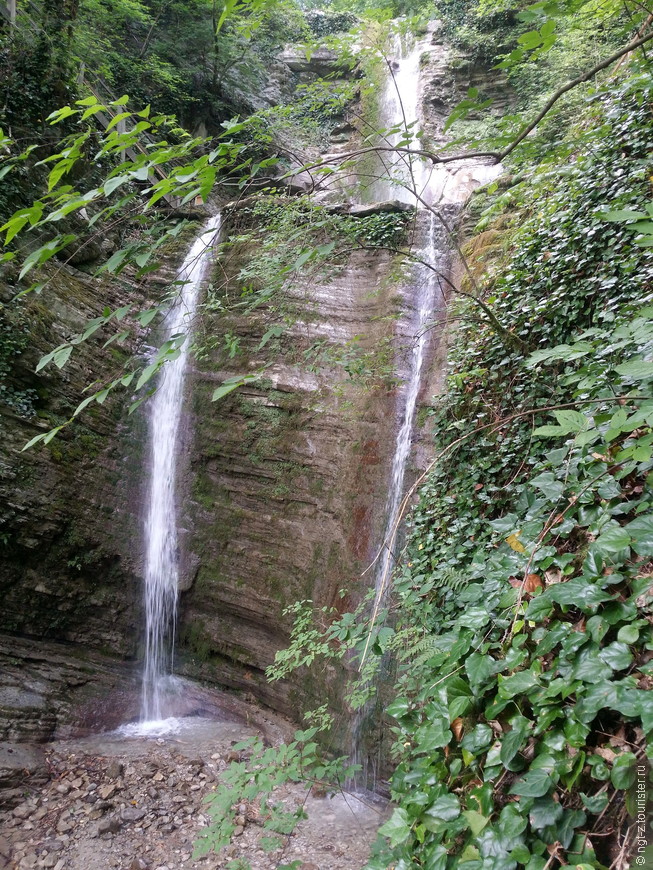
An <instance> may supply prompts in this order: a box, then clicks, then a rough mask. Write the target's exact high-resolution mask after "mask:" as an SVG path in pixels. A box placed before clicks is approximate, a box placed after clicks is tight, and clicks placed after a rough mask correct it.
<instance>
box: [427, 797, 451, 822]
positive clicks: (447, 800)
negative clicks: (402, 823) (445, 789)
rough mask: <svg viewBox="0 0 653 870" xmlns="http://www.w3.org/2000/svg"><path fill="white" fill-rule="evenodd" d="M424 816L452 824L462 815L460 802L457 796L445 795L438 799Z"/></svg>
mask: <svg viewBox="0 0 653 870" xmlns="http://www.w3.org/2000/svg"><path fill="white" fill-rule="evenodd" d="M424 814H425V815H427V816H433V817H434V818H436V819H441V820H442V821H444V822H450V821H452V820H453V819H457V818H458V816H459V815H460V801H459V800H458V798H457V797H456V796H455V795H452V794H443V795H441V797H439V798H436V800H435V801H434V802H433V803H432V804H431V806H430V807H429V808H428V809H427V810H425V813H424Z"/></svg>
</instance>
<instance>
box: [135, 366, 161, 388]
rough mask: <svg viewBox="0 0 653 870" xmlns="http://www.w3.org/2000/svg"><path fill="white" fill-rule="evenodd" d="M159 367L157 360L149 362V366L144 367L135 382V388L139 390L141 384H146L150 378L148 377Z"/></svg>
mask: <svg viewBox="0 0 653 870" xmlns="http://www.w3.org/2000/svg"><path fill="white" fill-rule="evenodd" d="M159 368H160V363H158V362H155V363H151V364H150V365H149V366H147V367H146V368H144V369H143V371H142V372H141V375H140V377H139V379H138V381H137V382H136V390H137V391H138V390H140V388H141V387H142V386H143V384H146V383H147V382H148V381H149V380H150V378H151V377H152V376H153V375H154V374H155V373H156V372H157V371H158V370H159Z"/></svg>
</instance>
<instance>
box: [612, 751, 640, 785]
mask: <svg viewBox="0 0 653 870" xmlns="http://www.w3.org/2000/svg"><path fill="white" fill-rule="evenodd" d="M636 764H637V759H636V758H635V756H634V754H633V753H632V752H624V753H622V754H621V755H618V756H617V758H615V760H614V762H613V764H612V770H611V771H610V781H611V782H612V785H613V786H614V787H615V788H618V789H628V788H630V787H631V786H632V785H633V784H634V782H635V779H636V777H637V769H636Z"/></svg>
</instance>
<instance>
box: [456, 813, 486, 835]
mask: <svg viewBox="0 0 653 870" xmlns="http://www.w3.org/2000/svg"><path fill="white" fill-rule="evenodd" d="M463 816H464V817H465V818H466V819H467V822H468V824H469V828H470V830H471V832H472V834H473V836H474V837H477V836H478V835H479V834H480V833H481V831H482V830H483V828H484V827H485V826H486V825H487V823H488V822H489V821H490V819H489V818H488V816H483V815H481V813H477V812H476V810H465V811H464V812H463Z"/></svg>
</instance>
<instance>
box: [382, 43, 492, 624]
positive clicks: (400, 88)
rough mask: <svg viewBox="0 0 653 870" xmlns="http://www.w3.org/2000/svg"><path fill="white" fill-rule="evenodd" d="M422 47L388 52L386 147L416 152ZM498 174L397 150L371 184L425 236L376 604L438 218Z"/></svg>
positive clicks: (406, 451)
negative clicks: (414, 218) (402, 206)
mask: <svg viewBox="0 0 653 870" xmlns="http://www.w3.org/2000/svg"><path fill="white" fill-rule="evenodd" d="M425 48H428V44H426V43H423V42H414V43H413V44H412V45H411V46H410V47H409V48H408V50H405V43H404V42H403V41H402V39H401V37H400V36H399V35H396V36H395V37H394V41H393V53H394V54H393V58H392V60H390V61H389V64H388V65H389V74H388V77H387V81H386V86H385V89H384V92H383V94H382V96H381V98H380V101H379V115H380V122H381V126H382V127H385V128H386V129H390V130H393V129H394V131H395V132H391V133H390V134H389V135H387V136H386V138H387V140H388V141H389V144H391V145H393V146H396V145H397V144H399V143H400V142H403V141H407V140H410V141H409V142H408V143H407V145H406V146H405V147H407V148H408V149H410V150H413V151H415V150H419V149H420V148H421V143H420V140H419V138H418V137H417V134H418V132H419V122H420V111H419V93H420V89H419V74H420V59H421V57H422V53H423V52H424V50H425ZM500 171H501V170H500V167H496V166H488V165H484V164H482V163H477V162H475V163H472V164H467V165H466V166H465V167H463V168H461V167H458V168H453V167H452V168H448V167H447V166H445V165H443V164H440V165H435V166H431V165H428V164H427V163H426V162H425V160H423V159H421V158H420V157H418V156H417V155H414V156H413V155H410V154H407V153H406V152H403V153H402V154H401V155H400V156H397V157H395V158H394V161H393V166H392V170H391V172H392V174H391V176H389V175H388V174H386V175H384V176H382V177H380V178H379V179H378V180H377V181H375V182H374V184H373V186H372V191H373V193H374V196H375V197H376V198H378V199H381V198H385V199H390V198H392V199H399V200H401V201H402V202H407V203H410V204H412V205H415V207H416V208H417V209H418V211H419V212H420V217H421V219H418V222H417V223H418V227H419V224H420V223H421V224H422V226H424V224H426V231H425V232H423V236H422V237H423V238H424V243H423V244H422V246H421V247H420V246H416V247H415V248H414V249H413V254H414V255H415V259H416V261H417V262H416V263H415V265H414V266H413V268H412V275H411V286H410V294H411V297H410V299H409V302H410V304H411V305H412V307H413V310H412V314H411V315H410V318H409V319H410V322H409V324H408V329H409V334H410V335H411V336H412V337H413V346H412V351H411V355H410V360H409V363H408V372H407V378H406V381H405V386H404V390H403V393H402V396H401V399H400V402H401V405H400V408H401V417H400V419H401V423H400V426H399V430H398V432H397V440H396V444H395V452H394V455H393V459H392V468H391V473H390V487H389V492H388V499H387V502H386V510H385V530H384V536H383V540H384V541H385V542H390V545H387V544H386V545H384V549H383V552H382V555H381V557H380V559H379V562H378V565H377V571H376V584H375V585H376V602H375V606H376V607H378V605H379V603H380V601H381V600H382V598H383V596H384V594H385V591H386V589H387V586H388V583H389V580H390V575H391V573H392V568H393V563H394V552H393V551H394V549H395V546H394V544H395V541H396V538H397V524H398V522H399V519H400V516H399V515H400V508H401V501H402V495H403V490H404V479H405V476H406V466H407V462H408V458H409V456H410V451H411V441H412V435H413V429H414V424H415V414H416V410H417V400H418V397H419V393H420V387H421V384H422V374H423V368H424V361H425V357H426V352H427V348H428V339H429V327H430V325H432V323H433V320H434V314H435V313H436V310H437V308H438V305H443V304H444V294H443V291H442V287H441V285H440V279H439V276H438V267H439V265H440V263H439V261H440V260H445V261H446V260H447V259H448V257H447V254H448V251H449V250H450V248H451V242H450V240H449V239H448V238H447V231H446V225H445V224H444V223H443V222H442V221H441V220H440V218H439V217H438V214H441V213H442V211H443V210H444V209H445V208H446V205H445V203H446V204H449V205H455V206H457V207H458V208H460V207H461V206H462V204H463V203H464V202H465V200H466V198H467V196H468V195H469V193H470V192H471V190H472V189H473V187H474V186H476V185H477V184H479V183H485V182H488V181H490V180H492V179H493V178H495V177H496V176H497V175H498V174H499V173H500ZM415 194H417V196H416V195H415ZM425 204H428V205H429V206H431V207H432V206H434V205H436V204H437V206H438V212H437V213H436V210H435V209H432V210H428V211H427V210H426V208H425ZM419 261H421V262H419ZM426 264H428V265H426ZM429 266H430V267H431V268H429Z"/></svg>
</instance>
